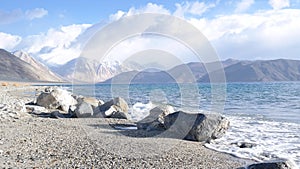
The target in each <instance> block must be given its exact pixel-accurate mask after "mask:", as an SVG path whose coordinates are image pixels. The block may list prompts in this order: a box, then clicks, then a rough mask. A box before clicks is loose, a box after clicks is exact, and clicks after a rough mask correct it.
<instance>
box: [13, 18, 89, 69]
mask: <svg viewBox="0 0 300 169" xmlns="http://www.w3.org/2000/svg"><path fill="white" fill-rule="evenodd" d="M90 26H91V25H90V24H81V25H69V26H62V27H60V28H59V29H53V28H51V29H49V30H48V32H47V33H46V34H38V35H31V36H28V37H25V38H24V39H23V40H22V42H21V43H20V44H19V45H18V46H17V47H16V48H18V49H22V50H24V51H26V52H28V53H30V54H32V55H35V56H38V57H40V58H42V59H43V60H45V61H47V62H49V63H55V64H63V63H66V62H67V61H69V60H71V59H73V58H76V57H78V56H79V55H80V50H81V47H82V46H81V45H83V44H84V43H83V42H80V43H79V42H78V43H77V38H78V37H79V36H80V35H81V34H82V33H83V32H84V31H85V30H86V29H87V28H88V27H90Z"/></svg>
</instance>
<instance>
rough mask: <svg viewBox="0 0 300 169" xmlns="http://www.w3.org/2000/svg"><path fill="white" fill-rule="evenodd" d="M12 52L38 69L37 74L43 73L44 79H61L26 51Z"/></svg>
mask: <svg viewBox="0 0 300 169" xmlns="http://www.w3.org/2000/svg"><path fill="white" fill-rule="evenodd" d="M12 54H13V55H15V56H16V57H18V58H20V59H21V60H23V61H24V62H26V63H28V64H29V65H31V66H32V67H33V68H34V69H36V70H38V72H39V74H41V75H44V76H45V77H46V79H49V81H57V82H59V81H61V80H62V79H61V77H59V76H58V75H56V74H55V73H53V72H52V71H51V70H49V69H48V68H47V66H45V65H43V64H42V63H40V62H38V61H37V60H35V59H34V58H33V57H31V56H30V55H29V54H28V53H26V52H24V51H15V52H13V53H12Z"/></svg>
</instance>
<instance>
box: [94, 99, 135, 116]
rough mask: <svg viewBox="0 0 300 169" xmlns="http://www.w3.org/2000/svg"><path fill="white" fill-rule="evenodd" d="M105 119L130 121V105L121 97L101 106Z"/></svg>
mask: <svg viewBox="0 0 300 169" xmlns="http://www.w3.org/2000/svg"><path fill="white" fill-rule="evenodd" d="M99 110H100V112H102V113H103V116H104V117H109V118H122V119H128V118H129V115H128V104H127V103H126V101H125V100H124V99H122V98H121V97H116V98H114V99H112V100H110V101H108V102H106V103H104V104H103V105H101V106H99Z"/></svg>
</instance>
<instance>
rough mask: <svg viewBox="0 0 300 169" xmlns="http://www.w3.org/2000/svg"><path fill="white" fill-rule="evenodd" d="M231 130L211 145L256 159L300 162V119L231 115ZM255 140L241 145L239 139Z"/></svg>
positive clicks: (233, 153)
mask: <svg viewBox="0 0 300 169" xmlns="http://www.w3.org/2000/svg"><path fill="white" fill-rule="evenodd" d="M228 118H229V119H230V121H231V123H230V124H231V127H230V129H229V131H228V132H227V133H226V134H225V135H224V136H223V137H222V138H220V139H216V140H213V141H212V142H211V143H209V144H206V145H205V146H206V147H207V148H210V149H213V150H216V151H220V152H225V153H229V154H232V155H234V156H237V157H240V158H245V159H251V160H255V161H259V162H260V161H266V160H272V159H279V158H287V159H289V160H291V161H295V163H296V164H297V165H298V166H300V138H299V129H300V125H299V124H296V123H286V122H272V121H260V120H257V119H255V118H243V117H228ZM243 142H246V143H253V144H255V146H253V147H251V148H247V147H246V148H241V147H240V146H238V145H237V144H236V143H243Z"/></svg>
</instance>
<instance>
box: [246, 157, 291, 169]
mask: <svg viewBox="0 0 300 169" xmlns="http://www.w3.org/2000/svg"><path fill="white" fill-rule="evenodd" d="M247 169H296V165H295V164H294V163H293V162H292V161H290V160H286V159H280V160H277V161H270V162H263V163H256V164H251V165H249V166H248V167H247Z"/></svg>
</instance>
